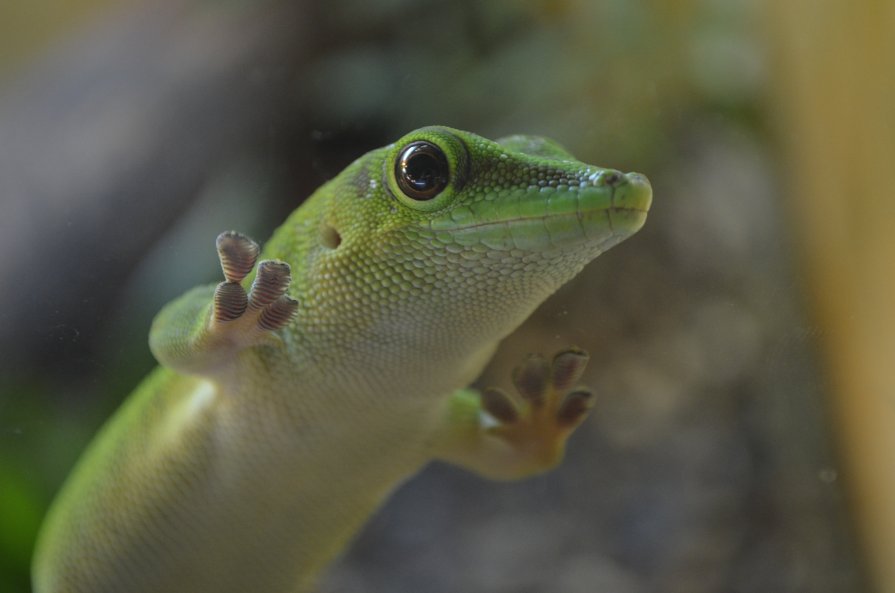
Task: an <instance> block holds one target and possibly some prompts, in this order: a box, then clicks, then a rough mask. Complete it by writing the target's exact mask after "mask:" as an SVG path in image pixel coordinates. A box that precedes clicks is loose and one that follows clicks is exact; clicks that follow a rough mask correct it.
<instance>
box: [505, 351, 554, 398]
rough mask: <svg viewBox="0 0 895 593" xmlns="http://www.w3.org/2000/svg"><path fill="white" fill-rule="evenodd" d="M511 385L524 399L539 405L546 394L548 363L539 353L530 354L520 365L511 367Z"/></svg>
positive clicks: (548, 373)
mask: <svg viewBox="0 0 895 593" xmlns="http://www.w3.org/2000/svg"><path fill="white" fill-rule="evenodd" d="M512 378H513V385H515V386H516V390H517V391H518V392H519V395H521V396H522V397H523V398H525V399H526V400H528V401H530V402H531V403H532V404H535V405H541V404H543V403H544V400H545V398H546V396H547V387H548V380H549V378H550V365H549V363H548V362H547V359H546V358H544V357H543V356H542V355H540V354H531V355H529V357H528V358H527V359H526V360H525V362H524V363H523V364H522V365H521V366H518V367H516V368H515V369H513V376H512Z"/></svg>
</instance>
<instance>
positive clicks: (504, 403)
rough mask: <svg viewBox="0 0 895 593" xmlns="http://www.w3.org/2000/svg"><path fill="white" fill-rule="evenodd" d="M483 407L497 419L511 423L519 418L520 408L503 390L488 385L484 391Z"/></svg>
mask: <svg viewBox="0 0 895 593" xmlns="http://www.w3.org/2000/svg"><path fill="white" fill-rule="evenodd" d="M482 408H483V409H484V410H485V411H486V412H488V414H490V415H491V416H492V417H493V418H494V419H495V420H498V421H500V422H503V423H505V424H510V423H512V422H515V421H516V420H517V419H518V418H519V409H518V408H517V407H516V404H515V403H514V402H513V399H512V398H511V397H510V396H509V395H508V394H507V393H506V392H505V391H503V390H501V389H498V388H496V387H488V388H486V389H485V390H484V391H483V392H482Z"/></svg>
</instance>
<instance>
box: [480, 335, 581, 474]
mask: <svg viewBox="0 0 895 593" xmlns="http://www.w3.org/2000/svg"><path fill="white" fill-rule="evenodd" d="M589 358H590V357H589V356H588V354H587V352H585V351H584V350H580V349H577V348H570V349H568V350H563V351H561V352H559V353H557V354H556V356H554V357H553V360H552V361H551V362H548V361H547V359H546V358H544V357H543V356H542V355H540V354H532V355H530V356H529V357H528V359H527V360H526V361H525V362H524V363H523V364H522V365H521V366H519V367H517V368H516V369H514V371H513V376H512V377H513V384H514V386H515V387H516V391H517V393H518V395H516V396H512V395H510V394H508V393H506V392H505V391H503V390H501V389H498V388H494V387H489V388H487V389H485V390H484V392H482V396H481V397H482V408H483V409H484V410H485V411H486V412H487V413H488V414H490V415H491V416H492V417H493V418H494V419H495V420H496V421H497V424H496V425H495V426H492V427H490V428H489V429H488V431H489V433H490V434H491V435H493V436H496V437H498V438H500V439H502V440H504V441H505V442H507V443H508V444H509V445H511V446H512V447H513V449H514V450H515V451H516V453H517V454H518V455H520V456H522V457H524V458H525V459H526V462H527V463H530V464H531V466H532V467H533V468H536V469H549V468H550V467H553V466H554V465H556V464H557V463H558V462H559V461H560V460H561V459H562V456H563V451H564V450H565V443H566V439H568V437H569V435H571V434H572V432H574V430H575V428H577V427H578V425H579V424H581V422H582V421H583V420H584V419H585V418H586V417H587V415H588V412H590V409H591V408H592V407H593V401H594V396H593V392H591V391H590V390H589V389H587V388H586V387H583V386H580V385H578V381H579V380H580V379H581V375H582V374H583V373H584V369H585V367H586V366H587V362H588V360H589Z"/></svg>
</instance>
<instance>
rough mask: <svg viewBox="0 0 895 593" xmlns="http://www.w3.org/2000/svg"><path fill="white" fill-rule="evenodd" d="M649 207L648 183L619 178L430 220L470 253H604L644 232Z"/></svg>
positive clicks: (526, 194)
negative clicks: (582, 247) (583, 247)
mask: <svg viewBox="0 0 895 593" xmlns="http://www.w3.org/2000/svg"><path fill="white" fill-rule="evenodd" d="M651 203H652V189H651V188H650V185H649V182H648V181H647V179H646V177H644V176H643V175H640V174H639V173H628V174H627V175H621V174H617V175H615V176H614V177H613V178H612V179H611V180H610V182H609V183H601V184H591V185H585V184H582V186H578V187H574V186H573V187H556V188H554V187H546V188H541V187H534V188H528V189H524V190H520V191H518V192H516V193H515V194H511V195H509V196H501V197H500V198H499V199H494V200H490V201H489V200H482V201H480V202H476V203H473V204H471V205H468V206H463V207H460V208H456V209H453V210H452V211H450V212H449V213H447V214H446V215H445V216H441V217H439V218H436V219H433V220H431V221H430V223H429V227H430V229H431V230H432V231H433V232H434V233H435V234H436V236H438V235H439V234H440V233H446V234H447V237H446V238H449V239H450V241H451V242H452V243H455V244H459V245H463V246H468V247H472V246H474V245H476V244H481V245H484V246H485V247H487V248H489V249H495V250H501V251H504V250H510V249H522V250H526V251H530V250H531V251H545V250H549V249H554V248H563V247H568V246H573V245H579V244H582V243H593V244H597V245H599V246H600V250H601V251H605V250H606V249H608V248H609V247H611V246H612V245H615V244H616V243H618V242H620V241H622V240H623V239H625V238H627V237H629V236H631V235H633V234H634V233H636V232H637V231H638V230H640V228H641V227H642V226H643V224H644V222H645V221H646V216H647V213H648V212H649V208H650V204H651Z"/></svg>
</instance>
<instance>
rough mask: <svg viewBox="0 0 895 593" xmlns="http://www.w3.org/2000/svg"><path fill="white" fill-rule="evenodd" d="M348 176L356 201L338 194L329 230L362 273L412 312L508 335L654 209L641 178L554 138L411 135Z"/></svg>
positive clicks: (431, 131)
mask: <svg viewBox="0 0 895 593" xmlns="http://www.w3.org/2000/svg"><path fill="white" fill-rule="evenodd" d="M345 175H347V176H348V177H347V180H348V181H347V186H350V187H351V188H352V191H342V192H337V193H334V194H333V199H332V200H331V201H332V204H331V207H330V208H329V209H328V214H326V215H325V220H327V221H331V222H328V223H327V224H326V225H325V228H326V229H330V228H335V229H339V231H338V237H339V240H338V241H330V244H331V245H332V246H334V247H335V249H336V250H339V249H343V250H344V251H345V253H346V254H348V253H353V255H352V259H353V261H356V262H362V263H360V264H359V265H360V268H358V269H356V270H355V272H354V274H359V275H363V276H365V277H367V278H368V282H370V283H374V284H385V285H386V286H385V289H387V290H388V291H389V294H390V295H391V297H390V298H392V299H393V300H394V301H395V302H396V303H397V306H398V308H399V309H403V310H404V311H405V313H407V311H406V308H407V307H410V306H415V305H416V304H419V303H421V304H422V306H429V307H430V308H431V309H432V311H430V315H444V316H447V317H449V318H453V319H464V316H465V318H466V320H469V321H473V322H474V323H482V324H486V325H487V324H490V322H493V324H496V325H497V326H499V327H500V328H509V329H512V328H513V327H515V326H516V325H518V323H520V322H521V321H522V319H524V318H525V317H526V316H527V315H528V314H530V313H531V311H532V310H533V309H534V308H535V307H537V305H538V304H540V303H541V302H542V301H543V300H544V299H545V298H546V297H547V296H549V294H551V293H552V292H554V291H555V290H556V289H557V288H559V287H560V286H561V285H562V284H564V283H565V282H567V281H568V280H569V279H571V278H572V277H573V276H574V275H575V274H577V273H578V272H579V271H580V270H581V268H582V267H583V266H584V265H585V264H587V263H588V262H589V261H591V260H592V259H594V258H595V257H597V256H598V255H600V254H601V253H603V252H604V251H606V250H607V249H609V248H610V247H612V246H614V245H616V244H618V243H619V242H621V241H623V240H624V239H625V238H627V237H629V236H631V235H632V234H634V233H635V232H637V231H638V230H639V229H640V228H641V227H642V226H643V224H644V222H645V220H646V216H647V211H648V210H649V207H650V203H651V200H652V191H651V189H650V185H649V182H648V181H647V179H646V178H645V177H644V176H643V175H641V174H639V173H627V174H626V173H621V172H619V171H616V170H613V169H604V168H601V167H596V166H593V165H588V164H586V163H582V162H580V161H577V160H575V159H574V157H572V156H571V155H570V154H569V153H568V152H566V151H565V150H564V149H563V148H562V147H560V146H559V145H558V144H556V143H555V142H553V141H551V140H548V139H545V138H541V137H533V136H510V137H507V138H503V139H501V140H498V141H496V142H495V141H491V140H487V139H485V138H482V137H480V136H477V135H475V134H471V133H468V132H462V131H459V130H455V129H451V128H445V127H428V128H422V129H419V130H416V131H414V132H411V133H409V134H407V135H406V136H404V137H403V138H401V139H400V140H398V141H397V142H395V143H394V144H391V145H389V146H387V147H385V148H383V149H380V150H378V151H374V152H372V153H369V154H368V155H366V156H365V157H362V158H361V159H359V160H358V161H357V162H356V163H355V164H354V165H353V166H352V167H350V168H349V170H346V172H345ZM343 185H346V184H345V182H343ZM347 200H351V201H352V203H351V204H347V203H345V201H347ZM370 278H375V281H374V280H372V279H370ZM455 309H456V310H455ZM470 316H476V317H477V319H476V320H470V319H468V318H469V317H470ZM493 329H494V328H490V329H489V331H492V330H493ZM509 329H506V331H509ZM501 331H502V330H501ZM492 333H493V331H492Z"/></svg>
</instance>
